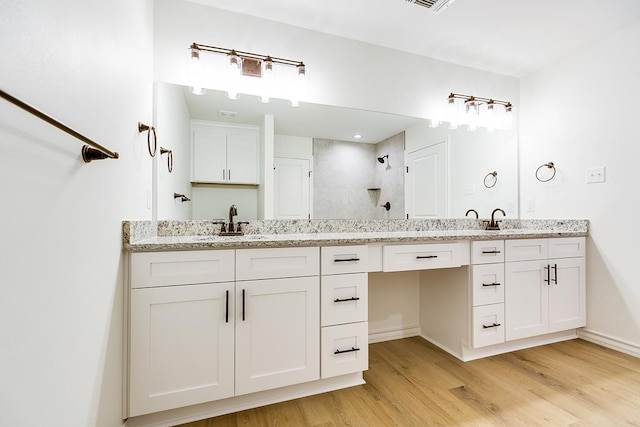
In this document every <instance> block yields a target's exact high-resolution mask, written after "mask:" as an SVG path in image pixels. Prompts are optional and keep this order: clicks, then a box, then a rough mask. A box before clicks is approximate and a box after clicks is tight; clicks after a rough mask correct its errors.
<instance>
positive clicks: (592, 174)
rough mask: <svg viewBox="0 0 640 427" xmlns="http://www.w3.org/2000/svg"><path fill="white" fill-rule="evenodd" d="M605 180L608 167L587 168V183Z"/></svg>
mask: <svg viewBox="0 0 640 427" xmlns="http://www.w3.org/2000/svg"><path fill="white" fill-rule="evenodd" d="M605 180H606V168H605V167H604V166H600V167H597V168H590V169H587V184H594V183H597V182H605Z"/></svg>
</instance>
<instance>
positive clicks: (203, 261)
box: [130, 249, 235, 288]
mask: <svg viewBox="0 0 640 427" xmlns="http://www.w3.org/2000/svg"><path fill="white" fill-rule="evenodd" d="M130 260H131V264H130V278H131V287H132V288H150V287H155V286H169V285H192V284H197V283H215V282H233V281H234V280H235V270H234V269H235V250H233V249H225V250H211V251H176V252H134V253H132V254H131V258H130Z"/></svg>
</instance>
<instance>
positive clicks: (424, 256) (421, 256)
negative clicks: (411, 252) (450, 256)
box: [416, 255, 438, 259]
mask: <svg viewBox="0 0 640 427" xmlns="http://www.w3.org/2000/svg"><path fill="white" fill-rule="evenodd" d="M431 258H438V255H418V256H417V257H416V259H431Z"/></svg>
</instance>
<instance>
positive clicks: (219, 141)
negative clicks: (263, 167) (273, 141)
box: [191, 120, 260, 185]
mask: <svg viewBox="0 0 640 427" xmlns="http://www.w3.org/2000/svg"><path fill="white" fill-rule="evenodd" d="M191 135H192V146H191V153H192V163H191V165H192V166H191V181H192V182H196V183H212V184H250V185H258V184H259V178H258V170H259V163H258V157H259V152H260V147H259V142H260V134H259V128H258V127H257V126H229V125H227V124H222V123H215V122H205V121H196V120H194V121H192V122H191Z"/></svg>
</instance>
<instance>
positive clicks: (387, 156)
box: [378, 154, 389, 163]
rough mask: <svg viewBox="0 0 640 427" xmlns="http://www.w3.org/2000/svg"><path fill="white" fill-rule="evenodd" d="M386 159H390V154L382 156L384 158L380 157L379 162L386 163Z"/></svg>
mask: <svg viewBox="0 0 640 427" xmlns="http://www.w3.org/2000/svg"><path fill="white" fill-rule="evenodd" d="M385 158H386V159H388V158H389V155H388V154H385V155H384V156H382V157H378V161H379V162H380V163H384V159H385Z"/></svg>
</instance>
